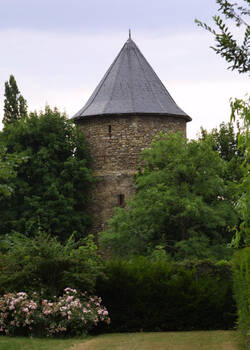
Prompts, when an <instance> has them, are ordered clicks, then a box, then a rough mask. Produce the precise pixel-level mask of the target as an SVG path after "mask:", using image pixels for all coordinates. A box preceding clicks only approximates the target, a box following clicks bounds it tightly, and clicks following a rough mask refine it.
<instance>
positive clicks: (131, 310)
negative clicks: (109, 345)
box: [96, 258, 236, 332]
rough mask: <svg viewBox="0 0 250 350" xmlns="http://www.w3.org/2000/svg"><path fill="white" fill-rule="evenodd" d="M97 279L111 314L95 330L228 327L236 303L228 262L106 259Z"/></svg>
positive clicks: (234, 316)
mask: <svg viewBox="0 0 250 350" xmlns="http://www.w3.org/2000/svg"><path fill="white" fill-rule="evenodd" d="M105 274H106V278H103V277H101V278H99V279H98V280H97V285H96V293H97V294H98V295H101V296H102V299H103V302H104V304H105V305H106V306H107V308H108V310H109V314H110V318H111V325H110V326H109V327H102V328H99V329H98V331H99V332H133V331H186V330H206V329H232V328H233V327H234V325H235V321H236V306H235V302H234V299H233V297H232V278H231V277H232V276H231V267H230V264H229V263H223V264H215V263H212V262H209V261H203V262H196V263H194V262H193V263H188V264H185V263H179V264H176V263H174V264H171V263H169V262H167V261H158V262H152V261H150V260H149V259H146V258H137V259H134V260H130V261H125V260H111V261H108V262H106V266H105Z"/></svg>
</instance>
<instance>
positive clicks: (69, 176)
mask: <svg viewBox="0 0 250 350" xmlns="http://www.w3.org/2000/svg"><path fill="white" fill-rule="evenodd" d="M0 142H2V143H3V144H4V145H5V147H6V150H7V153H8V155H12V154H20V153H21V154H23V155H24V156H25V157H26V162H25V163H23V164H21V165H20V166H19V167H18V169H17V170H16V172H17V175H16V177H15V178H13V179H12V187H13V188H14V193H13V195H12V196H11V197H9V198H8V199H7V200H5V202H3V201H2V202H1V203H0V213H1V218H2V219H1V221H0V232H1V233H2V234H7V233H10V232H13V231H17V232H20V233H24V234H26V235H28V236H32V235H34V233H35V232H36V230H37V229H38V227H39V228H40V229H41V230H43V231H44V232H47V233H51V234H53V235H56V236H57V237H58V238H59V239H60V240H61V241H64V240H65V239H67V238H68V237H69V236H70V235H71V234H72V232H74V231H76V232H77V235H78V236H79V237H80V236H83V235H86V232H87V230H88V228H89V227H90V223H91V216H90V213H89V212H88V210H87V209H88V200H89V195H90V189H91V186H92V185H93V177H92V174H91V171H90V169H89V167H88V166H89V162H90V159H89V156H88V150H87V147H86V143H85V141H84V139H83V136H82V134H81V133H79V132H78V131H77V129H76V127H75V126H74V125H73V123H72V122H71V121H69V120H67V119H66V116H65V115H61V114H60V113H59V112H58V111H57V110H56V109H55V110H51V109H50V108H49V107H46V109H45V111H44V112H40V114H37V113H31V114H30V116H29V117H27V118H25V119H21V120H20V121H18V122H16V123H10V124H8V125H6V126H5V128H4V129H3V131H2V132H1V133H0Z"/></svg>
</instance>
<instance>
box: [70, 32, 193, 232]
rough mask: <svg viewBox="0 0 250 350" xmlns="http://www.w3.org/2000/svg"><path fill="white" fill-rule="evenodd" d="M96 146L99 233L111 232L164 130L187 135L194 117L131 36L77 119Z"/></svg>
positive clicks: (95, 196)
mask: <svg viewBox="0 0 250 350" xmlns="http://www.w3.org/2000/svg"><path fill="white" fill-rule="evenodd" d="M73 119H74V120H75V122H76V124H77V125H78V127H79V128H80V129H81V130H82V132H83V133H84V135H85V138H86V139H87V141H88V143H89V147H90V152H91V155H92V158H93V165H92V166H93V170H94V175H95V176H96V177H97V178H98V183H97V186H96V189H95V190H94V192H93V203H92V210H93V213H94V215H95V228H94V231H95V232H99V231H101V230H103V228H105V223H106V222H107V220H108V219H109V218H111V217H112V215H113V212H114V208H115V207H116V206H124V205H125V200H126V199H127V198H129V197H130V196H131V195H132V194H133V192H134V183H133V175H134V173H135V171H136V169H137V166H138V160H139V156H140V153H141V151H142V150H143V149H144V148H146V147H148V146H149V145H150V143H151V141H152V139H153V137H154V136H155V135H156V134H157V133H158V132H159V131H163V132H168V131H170V130H172V131H174V132H177V131H181V132H182V133H183V135H184V136H185V135H186V123H187V122H188V121H190V120H191V118H190V117H189V116H188V115H187V114H186V113H185V112H183V111H182V110H181V109H180V108H179V107H178V106H177V105H176V103H175V102H174V100H173V99H172V97H171V96H170V94H169V93H168V91H167V90H166V88H165V86H164V85H163V84H162V82H161V81H160V79H159V78H158V76H157V75H156V73H155V72H154V70H153V69H152V67H151V66H150V65H149V63H148V62H147V60H146V59H145V57H144V56H143V55H142V53H141V52H140V50H139V49H138V47H137V46H136V44H135V43H134V41H133V40H131V37H130V36H129V39H128V40H127V41H126V43H125V44H124V46H123V47H122V49H121V51H120V52H119V54H118V56H117V57H116V58H115V60H114V62H113V63H112V65H111V66H110V68H109V69H108V71H107V72H106V74H105V75H104V77H103V79H102V80H101V82H100V83H99V85H98V86H97V87H96V89H95V91H94V92H93V94H92V95H91V97H90V98H89V100H88V101H87V103H86V104H85V106H84V107H83V108H82V109H81V110H80V111H79V112H78V113H76V114H75V115H74V117H73Z"/></svg>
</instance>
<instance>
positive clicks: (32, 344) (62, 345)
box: [0, 336, 84, 350]
mask: <svg viewBox="0 0 250 350" xmlns="http://www.w3.org/2000/svg"><path fill="white" fill-rule="evenodd" d="M83 341H84V340H83V339H48V338H28V337H27V338H24V337H6V336H0V349H1V350H66V349H69V348H71V347H72V346H74V345H76V344H79V343H82V342H83Z"/></svg>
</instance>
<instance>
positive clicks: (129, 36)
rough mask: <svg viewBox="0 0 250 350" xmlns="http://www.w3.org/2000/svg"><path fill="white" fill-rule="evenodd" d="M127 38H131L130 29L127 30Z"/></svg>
mask: <svg viewBox="0 0 250 350" xmlns="http://www.w3.org/2000/svg"><path fill="white" fill-rule="evenodd" d="M128 38H129V39H131V30H130V29H129V30H128Z"/></svg>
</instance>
